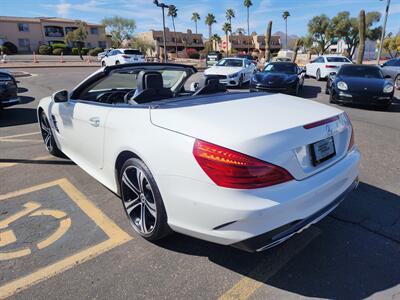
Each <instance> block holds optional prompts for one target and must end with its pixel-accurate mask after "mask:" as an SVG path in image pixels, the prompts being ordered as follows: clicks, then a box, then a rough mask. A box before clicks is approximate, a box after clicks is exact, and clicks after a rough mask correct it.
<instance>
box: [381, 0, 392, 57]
mask: <svg viewBox="0 0 400 300" xmlns="http://www.w3.org/2000/svg"><path fill="white" fill-rule="evenodd" d="M381 1H382V0H381ZM389 6H390V0H386V12H385V20H384V22H383V29H382V35H381V42H380V44H379V51H378V65H379V61H380V59H381V54H382V46H383V39H384V38H385V31H386V22H387V18H388V14H389Z"/></svg>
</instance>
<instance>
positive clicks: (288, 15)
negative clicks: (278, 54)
mask: <svg viewBox="0 0 400 300" xmlns="http://www.w3.org/2000/svg"><path fill="white" fill-rule="evenodd" d="M289 17H290V13H289V12H288V11H287V10H285V11H284V12H283V13H282V18H283V20H285V25H286V41H285V47H286V48H287V46H288V43H287V19H288V18H289Z"/></svg>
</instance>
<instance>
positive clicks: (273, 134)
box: [37, 63, 360, 251]
mask: <svg viewBox="0 0 400 300" xmlns="http://www.w3.org/2000/svg"><path fill="white" fill-rule="evenodd" d="M195 73H196V69H195V68H194V67H192V66H187V65H177V64H168V63H165V64H157V63H146V64H145V63H143V64H140V63H139V64H126V65H118V66H111V67H106V68H102V69H99V70H97V71H96V72H95V73H94V74H93V75H91V76H89V77H88V78H87V79H85V80H84V81H83V82H81V83H80V84H79V85H78V86H77V87H76V88H75V89H73V90H72V92H70V93H69V92H67V91H66V90H63V91H59V92H56V93H54V94H53V95H52V96H51V97H46V98H44V99H42V100H41V101H40V102H39V106H38V111H37V112H38V116H39V122H40V130H41V132H42V136H43V139H44V141H45V144H46V147H47V149H48V151H49V152H50V153H52V154H56V155H58V154H60V153H61V152H63V153H65V154H66V156H68V157H69V158H71V159H72V160H73V161H75V162H76V163H77V164H78V165H79V166H80V167H81V168H83V169H84V170H85V171H87V172H88V173H89V174H91V175H92V176H93V177H94V178H96V179H97V180H99V181H100V182H101V183H103V184H104V185H105V186H106V187H108V188H109V189H110V190H111V191H113V192H114V193H116V194H118V195H119V196H120V197H121V199H122V204H123V208H124V210H125V212H126V214H127V216H128V218H129V220H130V224H131V225H132V227H133V229H134V230H135V231H136V232H137V233H138V234H139V235H140V236H142V237H143V238H145V239H148V240H151V241H154V240H157V239H160V238H162V237H164V236H166V235H167V234H168V233H170V232H171V231H176V232H180V233H183V234H187V235H190V236H193V237H196V238H200V239H204V240H207V241H211V242H214V243H219V244H223V245H232V246H235V247H238V248H240V249H244V250H248V251H262V250H265V249H268V248H270V247H272V246H275V245H277V244H279V243H281V242H283V241H285V240H287V239H288V238H290V237H291V236H292V235H294V234H295V233H298V232H301V231H302V230H303V229H305V228H307V227H308V226H310V225H311V224H314V223H315V222H317V221H319V220H320V219H322V218H323V217H324V216H326V215H327V214H329V213H330V212H331V211H332V210H333V209H334V208H335V207H336V206H338V205H339V203H340V202H342V201H343V199H344V198H345V197H346V196H347V194H348V193H349V192H350V191H351V190H353V189H354V188H355V187H356V185H357V183H358V179H357V178H358V163H359V159H360V153H359V150H358V148H357V146H355V145H354V137H353V133H352V131H353V129H352V125H351V122H350V120H349V118H348V117H347V115H346V114H345V113H344V112H343V111H341V110H339V109H337V108H334V107H330V106H327V105H323V104H320V103H316V102H314V101H309V100H306V99H301V98H297V97H293V96H288V95H281V94H265V93H258V94H257V93H240V92H236V93H219V92H220V87H221V86H222V87H224V85H221V84H218V80H214V79H213V80H210V79H209V78H206V80H205V81H204V83H205V85H204V86H201V87H200V88H199V89H197V90H196V91H195V92H193V93H190V92H189V91H185V90H184V86H185V82H186V81H187V80H188V78H189V77H191V76H192V75H194V74H195ZM302 112H303V113H302Z"/></svg>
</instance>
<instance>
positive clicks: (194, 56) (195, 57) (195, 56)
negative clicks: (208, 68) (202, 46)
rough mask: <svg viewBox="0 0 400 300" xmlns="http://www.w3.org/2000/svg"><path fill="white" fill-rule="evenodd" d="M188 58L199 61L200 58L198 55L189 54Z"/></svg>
mask: <svg viewBox="0 0 400 300" xmlns="http://www.w3.org/2000/svg"><path fill="white" fill-rule="evenodd" d="M189 58H193V59H199V58H200V53H191V54H189Z"/></svg>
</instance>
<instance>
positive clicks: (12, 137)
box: [0, 131, 40, 140]
mask: <svg viewBox="0 0 400 300" xmlns="http://www.w3.org/2000/svg"><path fill="white" fill-rule="evenodd" d="M35 134H40V131H35V132H29V133H21V134H15V135H7V136H0V140H9V139H15V138H19V137H23V136H28V135H35Z"/></svg>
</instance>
